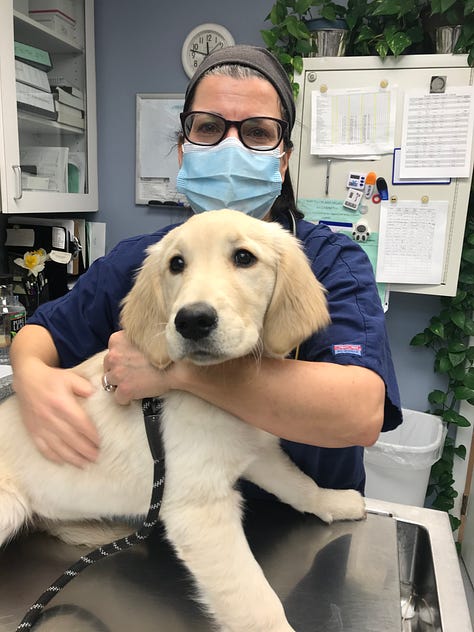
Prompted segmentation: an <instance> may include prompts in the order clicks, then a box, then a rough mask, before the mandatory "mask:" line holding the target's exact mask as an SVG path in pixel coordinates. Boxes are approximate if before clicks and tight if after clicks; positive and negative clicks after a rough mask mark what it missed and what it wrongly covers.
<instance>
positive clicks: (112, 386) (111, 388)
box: [102, 373, 117, 393]
mask: <svg viewBox="0 0 474 632" xmlns="http://www.w3.org/2000/svg"><path fill="white" fill-rule="evenodd" d="M102 387H103V389H104V391H107V393H113V392H114V391H115V390H116V388H117V386H116V385H115V384H110V382H109V381H108V379H107V375H106V374H105V373H104V375H103V376H102Z"/></svg>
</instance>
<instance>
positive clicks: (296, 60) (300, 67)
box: [293, 55, 303, 75]
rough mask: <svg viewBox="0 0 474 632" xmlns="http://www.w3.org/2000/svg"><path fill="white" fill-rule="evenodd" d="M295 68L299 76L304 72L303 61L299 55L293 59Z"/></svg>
mask: <svg viewBox="0 0 474 632" xmlns="http://www.w3.org/2000/svg"><path fill="white" fill-rule="evenodd" d="M293 68H294V69H295V72H296V74H298V75H300V74H301V73H302V72H303V59H302V57H300V56H299V55H296V56H295V57H293Z"/></svg>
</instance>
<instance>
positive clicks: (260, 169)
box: [176, 137, 283, 219]
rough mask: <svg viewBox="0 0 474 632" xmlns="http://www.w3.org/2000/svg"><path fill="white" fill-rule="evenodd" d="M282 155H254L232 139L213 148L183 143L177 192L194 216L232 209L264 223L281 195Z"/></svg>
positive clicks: (276, 150)
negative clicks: (187, 203)
mask: <svg viewBox="0 0 474 632" xmlns="http://www.w3.org/2000/svg"><path fill="white" fill-rule="evenodd" d="M282 155H283V154H280V152H279V150H278V148H277V149H274V150H271V151H264V152H262V151H252V150H251V149H247V148H246V147H245V146H244V145H242V143H241V142H240V141H239V140H238V139H237V138H233V137H230V138H225V139H224V140H223V141H222V142H221V143H219V144H218V145H213V146H211V147H204V146H201V145H193V144H192V143H184V145H183V163H182V165H181V169H180V170H179V172H178V177H177V180H176V185H177V186H176V188H177V190H178V191H179V193H184V194H185V195H186V197H187V198H188V201H189V204H190V205H191V207H192V209H193V211H194V212H195V213H202V212H204V211H213V210H217V209H221V208H231V209H234V210H236V211H242V212H243V213H246V214H247V215H251V216H252V217H257V218H258V219H262V218H263V217H265V215H266V214H267V213H268V212H269V210H270V209H271V207H272V204H273V202H274V201H275V200H276V198H277V197H278V196H279V195H280V192H281V185H282V179H281V174H280V158H281V156H282Z"/></svg>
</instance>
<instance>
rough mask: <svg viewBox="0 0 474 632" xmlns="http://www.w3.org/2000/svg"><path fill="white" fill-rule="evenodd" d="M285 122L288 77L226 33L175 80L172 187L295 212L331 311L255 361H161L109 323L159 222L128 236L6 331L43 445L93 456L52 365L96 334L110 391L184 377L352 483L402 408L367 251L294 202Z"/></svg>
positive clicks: (72, 457)
mask: <svg viewBox="0 0 474 632" xmlns="http://www.w3.org/2000/svg"><path fill="white" fill-rule="evenodd" d="M257 118H258V120H256V119H257ZM294 123H295V105H294V101H293V94H292V90H291V86H290V83H289V81H288V78H287V76H286V73H285V72H284V70H283V68H282V67H281V66H280V64H279V63H278V62H277V61H276V59H275V58H274V57H273V56H272V55H271V54H270V53H268V51H266V50H264V49H261V48H256V47H252V46H233V47H230V48H225V49H223V50H220V51H217V52H215V53H213V54H211V55H210V56H209V57H208V58H207V59H206V60H205V61H204V62H203V63H202V64H201V65H200V66H199V68H198V70H197V72H196V74H195V75H194V77H193V78H192V80H191V82H190V85H189V87H188V90H187V93H186V99H185V104H184V113H183V115H182V128H183V130H182V132H183V133H182V139H181V142H180V145H179V161H180V172H179V175H178V188H179V190H180V191H182V192H183V193H185V194H186V195H187V197H188V199H189V202H190V204H191V206H192V208H193V210H194V211H195V212H206V210H210V209H219V208H222V207H225V206H227V207H230V208H234V209H237V210H241V211H242V212H244V213H250V214H252V215H256V216H257V217H258V218H261V219H262V220H265V221H278V222H281V223H282V224H283V225H284V226H285V227H287V228H289V229H290V230H292V229H293V226H295V230H296V234H297V236H298V238H299V239H300V240H301V241H302V242H303V244H304V248H305V251H306V254H307V256H308V258H309V260H310V262H311V265H312V269H313V271H314V274H315V275H316V276H317V277H318V278H319V280H320V281H321V282H322V284H323V285H324V286H325V287H326V289H327V291H328V295H327V296H328V302H329V308H330V312H331V319H332V324H331V325H330V326H329V328H328V329H327V330H325V331H324V332H323V333H321V334H317V335H314V336H313V337H312V338H310V339H309V340H307V341H306V342H305V343H304V344H302V345H301V347H300V349H299V354H298V358H297V359H286V360H275V359H270V358H262V361H261V367H260V370H259V372H258V374H257V375H256V374H255V371H254V367H255V365H254V359H253V358H243V359H241V360H239V361H233V362H232V363H229V364H228V365H225V366H224V367H223V366H222V365H219V366H217V367H207V368H206V370H202V369H200V368H199V367H195V366H193V365H190V364H185V363H179V362H178V363H176V364H174V365H172V366H171V367H170V368H169V369H167V370H166V371H159V370H158V369H156V368H154V367H152V366H151V365H149V364H148V362H147V361H146V359H145V358H144V357H143V356H142V355H141V354H140V353H139V352H138V351H137V350H135V349H134V348H132V347H131V345H130V344H129V343H128V341H127V340H126V339H125V336H124V334H123V333H122V332H120V331H118V330H119V309H120V301H121V300H122V298H123V297H124V296H125V295H126V294H127V292H128V291H129V289H130V287H131V284H132V280H133V277H134V272H135V271H136V270H137V268H138V267H139V266H140V264H141V263H142V260H143V258H144V253H145V249H146V248H147V246H149V245H150V244H152V243H154V242H156V241H158V240H159V239H161V238H162V236H163V235H165V234H166V233H167V232H168V231H169V230H170V228H169V227H168V228H165V229H161V230H159V231H157V232H156V233H153V234H151V235H144V236H139V237H131V238H130V239H126V240H124V241H122V242H121V243H119V244H118V245H117V246H116V247H115V248H114V249H113V250H112V251H111V252H110V254H108V255H107V256H106V257H104V258H102V259H100V260H98V261H96V262H95V263H94V264H93V265H92V266H91V267H90V269H89V270H88V271H87V272H86V273H85V274H84V275H83V276H82V277H81V278H80V279H79V281H78V282H77V284H76V286H75V287H74V289H73V290H72V291H71V292H70V293H69V294H67V295H66V296H64V297H62V298H59V299H57V300H55V301H52V302H50V303H47V304H45V305H42V306H41V307H40V308H39V309H38V310H37V311H36V313H35V314H34V315H33V317H32V318H31V319H30V320H29V324H27V325H26V326H25V327H24V328H23V329H22V330H21V331H20V333H19V335H17V336H16V338H15V341H14V343H13V347H12V363H13V367H14V388H15V390H16V392H17V394H18V396H19V398H20V402H21V407H22V413H23V418H24V423H25V425H26V427H27V428H28V430H29V432H30V433H31V435H32V437H33V439H34V441H35V443H36V445H37V447H38V449H39V450H40V451H41V452H42V453H43V454H44V455H45V456H46V457H48V458H50V459H53V460H55V461H67V462H70V463H73V464H75V465H77V466H79V467H80V466H83V465H84V464H85V463H87V462H88V461H91V460H92V461H93V460H94V459H95V458H96V457H97V454H98V450H100V445H99V439H98V435H97V432H96V429H95V427H94V426H93V424H92V422H91V421H90V420H89V419H88V418H87V417H86V416H85V413H84V412H83V410H82V408H81V407H80V405H79V401H78V398H83V397H88V396H89V395H90V394H91V386H90V384H89V383H88V382H87V381H86V380H85V379H83V378H81V377H79V376H78V375H75V374H73V373H71V372H69V371H67V370H64V369H67V368H68V367H71V366H73V365H75V364H77V363H79V362H81V361H82V360H84V359H86V358H87V357H89V356H90V355H92V354H94V353H95V352H97V351H100V350H103V349H105V348H107V346H108V348H109V353H108V354H107V356H106V358H105V362H104V372H105V375H106V378H107V381H108V383H109V384H113V385H116V390H115V393H114V396H115V397H116V399H117V401H118V402H119V403H122V404H126V403H127V402H128V401H130V400H131V399H140V398H143V397H149V396H158V395H161V394H163V393H166V392H167V391H168V390H170V389H181V390H185V391H189V392H191V393H193V394H195V395H197V396H199V397H201V398H203V399H205V400H208V401H209V402H211V403H213V404H215V405H217V406H219V407H221V408H223V409H225V410H227V411H229V412H231V413H232V414H234V415H236V416H237V417H239V418H241V419H242V420H244V421H245V422H247V423H249V424H253V425H256V426H258V427H260V428H263V429H264V430H267V431H269V432H271V433H274V434H275V435H277V436H279V437H282V442H283V445H284V447H285V449H286V450H287V452H288V453H289V454H290V456H291V457H292V459H293V460H294V461H295V462H296V463H297V464H298V466H299V467H300V468H301V469H302V470H304V471H305V472H306V473H307V474H309V475H310V476H311V477H313V478H314V479H315V480H316V481H317V483H318V484H319V485H321V486H323V487H333V488H355V489H358V490H360V491H363V488H364V482H365V474H364V466H363V446H368V445H371V444H373V443H374V442H375V441H376V440H377V437H378V435H379V432H380V431H381V430H391V429H393V428H395V427H396V426H397V425H398V424H399V423H400V422H401V410H400V401H399V393H398V387H397V382H396V378H395V374H394V369H393V364H392V359H391V355H390V349H389V344H388V341H387V334H386V330H385V322H384V314H383V311H382V307H381V304H380V299H379V297H378V293H377V289H376V285H375V281H374V276H373V272H372V267H371V264H370V262H369V260H368V258H367V257H366V255H365V253H364V252H363V250H362V249H361V248H360V247H359V246H358V245H357V244H356V243H355V242H354V241H352V240H351V239H349V238H348V237H346V236H344V235H341V234H336V233H332V232H331V231H330V230H329V229H328V228H326V227H324V226H319V225H314V224H311V223H309V222H306V221H304V219H302V215H301V213H299V212H298V211H297V209H296V205H295V200H294V195H293V189H292V186H291V181H290V176H289V172H288V162H289V159H290V156H291V151H292V143H291V140H290V134H291V130H292V128H293V125H294ZM197 129H199V130H202V129H204V130H205V133H204V134H201V133H200V132H196V130H197ZM206 134H207V135H206ZM262 134H263V135H266V136H268V138H269V139H270V140H268V141H267V146H265V148H264V150H263V151H262V150H260V151H255V150H250V149H249V146H252V145H253V144H254V143H255V140H254V139H255V138H256V135H258V136H261V135H262ZM114 332H115V333H114ZM249 375H251V376H252V379H249Z"/></svg>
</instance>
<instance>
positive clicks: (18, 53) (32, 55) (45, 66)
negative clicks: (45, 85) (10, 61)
mask: <svg viewBox="0 0 474 632" xmlns="http://www.w3.org/2000/svg"><path fill="white" fill-rule="evenodd" d="M15 59H19V60H20V61H24V62H26V63H27V64H29V65H30V66H34V67H35V68H39V69H40V70H44V71H46V72H48V71H49V70H51V69H52V67H53V64H52V63H51V57H50V55H49V53H48V51H46V50H42V49H41V48H36V46H30V45H29V44H23V43H22V42H15Z"/></svg>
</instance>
